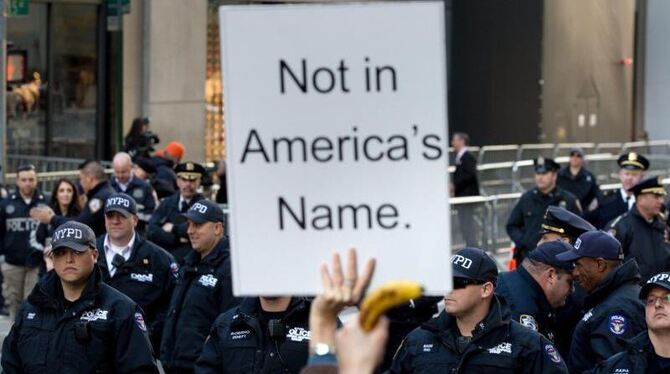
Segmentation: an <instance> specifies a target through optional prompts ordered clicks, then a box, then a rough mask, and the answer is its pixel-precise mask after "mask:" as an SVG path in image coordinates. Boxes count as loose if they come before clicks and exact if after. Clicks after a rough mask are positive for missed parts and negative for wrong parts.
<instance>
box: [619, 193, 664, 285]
mask: <svg viewBox="0 0 670 374" xmlns="http://www.w3.org/2000/svg"><path fill="white" fill-rule="evenodd" d="M608 231H609V233H610V234H612V235H614V237H615V238H617V239H618V240H619V242H621V247H622V248H623V253H624V255H625V256H626V257H625V258H626V259H628V258H634V259H635V261H636V262H637V264H638V266H639V267H640V277H641V279H640V280H641V282H642V283H643V284H644V283H646V282H647V280H648V279H649V278H651V277H653V276H654V275H656V274H658V273H661V272H664V271H668V270H670V228H668V226H667V225H666V224H665V219H664V217H661V216H660V215H659V216H656V217H654V218H653V219H652V221H651V222H648V221H647V220H646V219H645V218H644V217H642V215H641V214H640V211H639V210H638V209H637V206H635V205H634V206H633V207H632V208H631V209H630V211H628V212H627V213H624V214H622V215H620V216H619V217H617V219H615V220H614V221H612V223H611V224H610V225H609V227H608Z"/></svg>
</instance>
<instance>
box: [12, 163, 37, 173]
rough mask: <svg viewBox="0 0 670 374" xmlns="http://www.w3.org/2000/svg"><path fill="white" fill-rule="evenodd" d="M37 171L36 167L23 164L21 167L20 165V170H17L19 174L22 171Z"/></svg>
mask: <svg viewBox="0 0 670 374" xmlns="http://www.w3.org/2000/svg"><path fill="white" fill-rule="evenodd" d="M35 170H36V168H35V165H33V164H21V165H19V167H18V168H16V172H17V173H20V172H22V171H35Z"/></svg>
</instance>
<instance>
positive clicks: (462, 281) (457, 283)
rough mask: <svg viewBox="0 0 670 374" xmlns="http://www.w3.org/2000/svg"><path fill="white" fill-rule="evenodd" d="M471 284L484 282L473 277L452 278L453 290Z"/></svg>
mask: <svg viewBox="0 0 670 374" xmlns="http://www.w3.org/2000/svg"><path fill="white" fill-rule="evenodd" d="M472 284H484V282H481V281H478V280H475V279H468V278H454V289H455V290H460V289H462V288H465V287H467V286H469V285H472Z"/></svg>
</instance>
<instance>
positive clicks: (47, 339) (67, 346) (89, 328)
mask: <svg viewBox="0 0 670 374" xmlns="http://www.w3.org/2000/svg"><path fill="white" fill-rule="evenodd" d="M52 245H53V248H54V250H56V249H59V248H68V249H71V250H76V251H82V250H88V248H95V236H94V234H93V231H92V230H91V229H90V228H88V227H87V226H85V225H83V224H81V223H78V222H68V223H66V224H64V225H63V226H61V228H59V229H58V230H56V232H55V233H54V240H53V241H52ZM2 368H3V371H4V372H5V373H59V374H60V373H130V372H132V373H158V368H157V366H156V362H155V360H154V358H153V350H152V348H151V344H150V343H149V338H148V336H147V332H146V325H145V323H144V317H143V314H142V311H141V309H140V308H139V307H138V306H137V304H135V303H134V302H133V301H132V300H130V299H129V298H128V297H127V296H125V295H123V294H122V293H121V292H119V291H117V290H115V289H113V288H112V287H110V286H107V285H106V284H104V283H103V282H102V276H101V274H100V270H99V268H98V267H97V265H96V266H94V268H93V272H92V273H91V274H90V276H89V277H88V280H87V283H86V287H85V289H84V290H83V292H82V294H81V296H80V297H79V299H77V300H76V301H74V302H70V301H67V300H66V299H65V297H64V296H63V289H62V286H61V281H60V278H59V277H58V275H57V274H56V272H55V271H50V272H48V273H47V274H46V275H45V276H44V277H43V278H42V280H40V282H39V283H38V284H37V286H36V287H35V288H34V289H33V291H32V293H31V294H30V296H29V297H28V299H27V301H26V302H25V303H24V304H23V307H22V309H21V312H20V313H19V315H18V317H17V319H16V321H15V323H14V325H13V326H12V329H11V330H10V332H9V335H8V336H7V338H6V339H5V341H4V343H3V346H2Z"/></svg>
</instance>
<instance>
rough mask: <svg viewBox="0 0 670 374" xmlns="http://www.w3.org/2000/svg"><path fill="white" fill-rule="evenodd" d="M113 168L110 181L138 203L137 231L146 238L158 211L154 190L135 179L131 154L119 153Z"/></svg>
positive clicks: (115, 157) (115, 187)
mask: <svg viewBox="0 0 670 374" xmlns="http://www.w3.org/2000/svg"><path fill="white" fill-rule="evenodd" d="M112 167H113V168H114V176H113V177H112V178H111V181H110V183H111V186H112V188H113V189H114V190H115V191H116V192H123V193H125V194H128V195H130V196H132V197H133V199H134V200H135V202H137V217H138V218H139V222H138V225H137V231H138V232H140V234H142V235H143V236H144V235H145V231H146V230H145V229H146V225H147V224H148V223H149V219H151V214H152V213H153V212H154V210H155V209H156V199H155V198H154V190H153V188H151V186H150V185H149V183H147V182H145V181H143V180H141V179H140V178H137V177H135V175H134V173H133V161H132V159H131V158H130V155H129V154H127V153H125V152H119V153H117V154H116V155H115V156H114V158H113V159H112Z"/></svg>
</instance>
